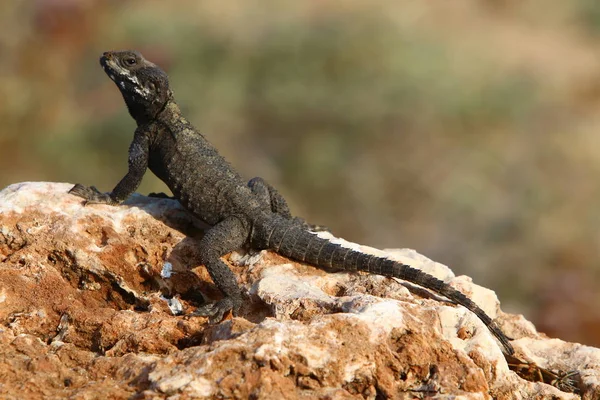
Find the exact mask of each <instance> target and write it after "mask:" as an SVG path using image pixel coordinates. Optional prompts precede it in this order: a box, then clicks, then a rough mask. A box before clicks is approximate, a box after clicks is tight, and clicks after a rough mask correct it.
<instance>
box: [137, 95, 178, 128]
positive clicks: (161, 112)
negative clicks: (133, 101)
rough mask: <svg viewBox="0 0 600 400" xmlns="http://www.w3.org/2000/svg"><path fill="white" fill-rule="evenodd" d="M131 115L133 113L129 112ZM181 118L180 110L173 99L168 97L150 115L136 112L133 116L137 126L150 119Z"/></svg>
mask: <svg viewBox="0 0 600 400" xmlns="http://www.w3.org/2000/svg"><path fill="white" fill-rule="evenodd" d="M131 114H132V116H133V113H131ZM180 118H181V110H180V109H179V106H178V105H177V103H175V100H173V99H169V100H167V101H166V102H165V103H164V104H162V105H161V107H160V108H158V109H157V110H156V111H155V112H154V113H153V114H152V115H148V114H147V113H138V114H136V116H135V117H134V119H135V121H136V122H137V124H138V126H140V125H146V124H148V123H149V122H152V121H158V120H163V121H176V120H178V119H180Z"/></svg>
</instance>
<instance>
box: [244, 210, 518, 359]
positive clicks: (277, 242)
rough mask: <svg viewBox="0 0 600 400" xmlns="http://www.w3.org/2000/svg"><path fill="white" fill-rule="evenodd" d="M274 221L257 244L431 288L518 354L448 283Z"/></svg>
mask: <svg viewBox="0 0 600 400" xmlns="http://www.w3.org/2000/svg"><path fill="white" fill-rule="evenodd" d="M270 222H271V223H270V224H269V225H270V226H274V228H271V229H266V230H264V231H262V232H260V233H258V235H256V236H255V235H254V234H253V237H252V238H251V239H252V242H254V243H253V244H255V245H257V247H260V248H267V249H271V250H274V251H276V252H277V253H279V254H281V255H284V256H286V257H289V258H292V259H295V260H298V261H301V262H307V263H309V264H312V265H315V266H317V267H321V268H334V269H340V270H344V271H366V272H369V273H372V274H377V275H383V276H387V277H392V278H398V279H402V280H405V281H408V282H411V283H415V284H417V285H419V286H422V287H424V288H427V289H430V290H432V291H434V292H436V293H438V294H440V295H442V296H444V297H446V298H448V299H450V300H452V301H453V302H455V303H457V304H460V305H461V306H463V307H465V308H467V309H469V310H470V311H471V312H473V313H474V314H475V315H477V317H479V319H480V320H481V321H483V323H484V324H485V325H486V326H487V327H488V329H489V330H490V332H492V334H493V335H494V336H496V338H497V339H498V341H500V343H501V344H502V346H503V347H504V350H505V352H506V353H507V354H509V355H512V354H514V349H513V347H512V345H511V344H510V342H509V339H508V337H507V336H506V335H505V334H504V332H502V330H501V329H500V328H499V327H498V325H496V323H495V322H494V321H493V320H492V319H491V318H490V317H489V316H488V315H487V314H486V313H485V311H483V310H482V309H481V308H480V307H479V306H478V305H477V304H475V303H474V302H473V301H472V300H471V299H469V298H468V297H467V296H465V295H464V294H462V293H461V292H459V291H458V290H456V289H454V288H453V287H452V286H450V285H448V284H447V283H445V282H443V281H441V280H439V279H437V278H435V277H434V276H431V275H429V274H427V273H425V272H423V271H421V270H420V269H417V268H413V267H411V266H409V265H406V264H402V263H399V262H397V261H393V260H390V259H387V258H381V257H377V256H373V255H370V254H365V253H361V252H358V251H354V250H351V249H348V248H346V247H342V246H340V245H339V244H335V243H332V242H330V241H329V240H327V239H323V238H320V237H319V236H317V235H316V234H314V233H312V232H309V231H307V230H306V229H305V228H304V227H303V226H301V225H299V224H295V223H293V222H291V221H290V220H285V219H283V218H281V219H280V218H277V219H276V223H275V224H273V220H271V221H270Z"/></svg>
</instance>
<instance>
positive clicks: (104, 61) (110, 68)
mask: <svg viewBox="0 0 600 400" xmlns="http://www.w3.org/2000/svg"><path fill="white" fill-rule="evenodd" d="M109 57H111V55H110V53H104V54H103V55H102V57H100V66H101V67H102V69H103V70H104V72H105V73H106V75H108V77H109V78H110V79H112V80H113V81H114V82H117V76H116V74H115V68H114V61H112V59H111V58H109ZM111 64H112V65H111Z"/></svg>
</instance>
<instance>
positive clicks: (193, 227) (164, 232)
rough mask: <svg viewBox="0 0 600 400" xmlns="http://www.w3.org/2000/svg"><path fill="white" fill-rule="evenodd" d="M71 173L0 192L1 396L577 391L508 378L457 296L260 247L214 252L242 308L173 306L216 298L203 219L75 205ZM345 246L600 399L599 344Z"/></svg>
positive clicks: (491, 297)
mask: <svg viewBox="0 0 600 400" xmlns="http://www.w3.org/2000/svg"><path fill="white" fill-rule="evenodd" d="M71 186H72V185H70V184H56V183H21V184H15V185H11V186H9V187H7V188H5V189H4V190H3V191H2V192H0V398H2V399H22V398H28V399H38V398H39V399H42V398H49V399H52V398H65V397H72V398H75V399H105V398H111V399H127V398H135V399H159V398H170V399H188V398H236V399H247V398H252V399H297V398H298V399H300V398H302V399H304V398H305V399H315V398H318V399H363V398H367V399H385V398H390V399H414V398H435V399H459V398H460V399H491V398H495V399H576V398H580V396H579V395H575V394H569V393H565V392H562V391H560V390H559V389H558V388H556V387H553V386H551V385H548V384H545V383H541V382H533V381H528V380H525V379H522V378H521V377H519V376H518V375H517V374H516V373H515V372H513V371H512V370H510V369H509V366H508V364H507V361H506V360H505V358H504V356H503V355H502V353H501V351H500V348H499V345H498V344H497V343H496V342H495V341H494V339H493V337H492V336H491V334H490V333H489V332H488V331H487V329H486V328H485V327H484V325H483V324H482V323H481V322H480V321H479V320H478V319H477V318H476V317H475V316H474V315H473V314H471V313H470V312H468V311H467V310H466V309H464V308H462V307H458V306H455V305H453V304H450V303H448V302H445V301H444V300H443V299H441V298H438V297H436V296H435V295H432V294H430V293H429V292H427V291H425V290H422V289H420V288H418V287H415V286H413V285H409V284H405V283H403V282H400V281H396V280H393V279H387V278H383V277H378V276H369V275H366V274H362V273H356V274H347V273H335V272H325V271H321V270H318V269H316V268H313V267H311V266H310V265H305V264H298V263H294V262H291V261H290V260H288V259H285V258H283V257H280V256H278V255H276V254H273V253H269V252H263V253H262V257H256V256H255V255H254V256H253V255H244V254H242V253H232V254H231V255H229V256H228V257H225V259H226V260H228V261H229V263H230V264H231V265H232V268H233V269H234V270H235V272H236V273H237V275H238V276H239V279H240V282H242V283H243V285H244V287H245V288H246V290H247V294H248V301H247V304H246V306H245V308H244V310H243V317H237V318H233V319H227V320H225V321H223V322H221V323H220V324H217V325H214V326H209V325H208V324H207V321H206V319H204V318H191V319H187V318H186V317H184V316H181V315H177V314H181V313H182V312H184V313H186V312H190V311H193V309H194V307H195V306H197V305H198V304H201V303H202V302H203V301H204V300H203V296H202V295H201V294H200V293H203V294H204V296H206V298H207V299H209V300H212V299H217V298H218V297H219V295H220V294H219V292H218V291H217V290H216V289H215V288H214V286H213V285H212V282H211V281H210V278H209V277H208V274H207V273H206V271H205V270H204V268H203V267H202V266H200V265H198V262H197V259H198V254H197V252H196V250H195V248H196V246H195V244H196V243H197V240H198V238H199V237H201V235H202V228H203V227H202V226H201V225H200V224H197V223H195V222H194V221H192V219H191V218H190V217H189V216H188V215H187V214H186V213H185V211H183V210H182V209H181V208H180V207H179V206H178V203H177V202H175V201H173V200H168V199H151V198H148V197H144V196H139V195H136V196H134V197H133V198H132V199H130V200H129V201H128V202H127V203H126V205H122V206H119V207H112V206H105V205H88V206H85V207H83V206H82V204H81V201H80V199H78V198H76V197H74V196H71V195H68V194H67V193H66V192H67V190H68V189H69V188H70V187H71ZM344 243H346V245H348V246H356V247H358V248H360V249H361V250H362V251H367V252H376V253H378V254H382V255H385V256H388V257H392V258H395V259H398V260H400V261H403V262H406V263H408V264H410V265H412V266H414V267H417V268H422V269H424V270H426V271H427V272H429V273H431V274H433V275H435V276H437V277H438V278H440V279H444V280H446V281H449V282H451V283H452V285H454V286H455V287H457V288H458V289H460V290H461V291H463V292H464V293H466V294H467V295H469V296H470V297H471V298H473V299H474V300H475V301H476V302H477V303H478V304H479V305H480V306H482V308H483V309H484V310H485V311H486V312H487V313H488V314H489V315H490V316H492V317H495V318H497V319H498V321H499V323H500V325H501V326H502V327H503V329H504V330H505V332H506V333H507V334H508V335H509V336H511V337H513V338H515V339H516V340H515V341H514V342H513V344H514V346H515V348H516V350H517V357H518V358H519V359H521V360H527V361H529V362H535V363H536V364H537V365H538V366H540V367H542V368H545V369H547V370H560V371H571V370H576V371H578V375H577V382H578V384H577V385H578V387H579V389H580V391H581V398H585V399H599V398H600V350H599V349H595V348H592V347H588V346H583V345H580V344H575V343H566V342H563V341H561V340H558V339H549V338H547V337H546V336H544V335H543V334H541V333H538V332H536V330H535V327H534V326H533V325H532V324H531V323H530V322H528V321H526V320H525V319H524V318H523V317H521V316H517V315H508V314H504V313H502V312H501V311H500V309H499V305H498V300H497V298H496V296H495V294H494V293H493V292H492V291H490V290H488V289H485V288H482V287H479V286H477V285H474V284H473V283H472V282H471V280H470V279H469V278H468V277H464V276H463V277H455V276H454V275H453V274H452V272H451V271H450V270H449V269H448V268H447V267H445V266H443V265H441V264H438V263H435V262H433V261H430V260H428V259H427V258H425V257H423V256H421V255H419V254H417V253H416V252H414V251H412V250H388V251H385V252H382V251H379V250H375V249H372V248H367V247H363V246H358V245H355V244H352V243H347V242H344ZM256 259H258V260H259V261H257V262H255V263H249V261H252V260H256ZM577 311H578V310H574V312H577ZM513 364H514V361H513ZM514 367H515V366H514V365H513V369H515V368H514ZM534 375H535V374H534ZM533 380H535V377H534V379H533Z"/></svg>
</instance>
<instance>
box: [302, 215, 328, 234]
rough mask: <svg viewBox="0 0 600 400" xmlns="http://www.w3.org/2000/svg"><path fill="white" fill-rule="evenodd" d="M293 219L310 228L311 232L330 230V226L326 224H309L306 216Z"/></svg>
mask: <svg viewBox="0 0 600 400" xmlns="http://www.w3.org/2000/svg"><path fill="white" fill-rule="evenodd" d="M293 220H294V222H295V223H297V224H299V225H302V226H303V227H304V228H306V229H308V230H309V231H311V232H329V228H328V227H326V226H325V225H314V224H309V223H308V222H306V221H305V220H304V218H300V217H294V218H293Z"/></svg>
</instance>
